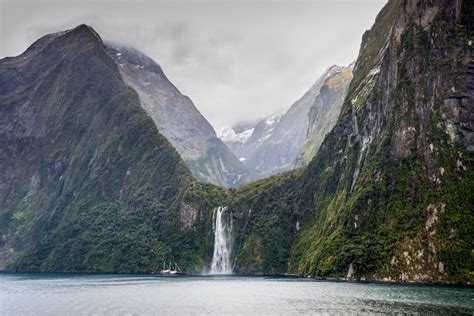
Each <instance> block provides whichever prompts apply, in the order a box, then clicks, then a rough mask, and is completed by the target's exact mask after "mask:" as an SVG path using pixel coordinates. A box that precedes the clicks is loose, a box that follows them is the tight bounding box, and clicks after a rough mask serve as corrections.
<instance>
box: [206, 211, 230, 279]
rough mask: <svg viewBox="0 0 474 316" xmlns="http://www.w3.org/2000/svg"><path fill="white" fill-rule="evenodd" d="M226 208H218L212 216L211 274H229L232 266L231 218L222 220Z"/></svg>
mask: <svg viewBox="0 0 474 316" xmlns="http://www.w3.org/2000/svg"><path fill="white" fill-rule="evenodd" d="M226 210H227V207H218V208H217V209H216V210H215V211H214V214H213V216H212V229H213V230H214V253H213V255H212V263H211V274H231V273H232V265H231V262H230V255H231V252H232V216H230V217H229V218H230V219H229V221H228V222H227V223H226V221H225V220H224V218H223V216H222V215H223V213H224V212H225V211H226Z"/></svg>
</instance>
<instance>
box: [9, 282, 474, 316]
mask: <svg viewBox="0 0 474 316" xmlns="http://www.w3.org/2000/svg"><path fill="white" fill-rule="evenodd" d="M91 314H93V315H151V314H170V315H183V314H186V315H188V314H259V315H261V314H330V315H340V314H344V315H354V314H377V315H379V314H418V315H462V314H466V315H473V314H474V289H473V288H465V287H448V286H434V285H430V286H428V285H400V284H375V283H348V282H329V281H316V280H312V279H300V278H284V277H239V276H175V277H163V276H154V275H64V274H58V275H40V274H0V315H91Z"/></svg>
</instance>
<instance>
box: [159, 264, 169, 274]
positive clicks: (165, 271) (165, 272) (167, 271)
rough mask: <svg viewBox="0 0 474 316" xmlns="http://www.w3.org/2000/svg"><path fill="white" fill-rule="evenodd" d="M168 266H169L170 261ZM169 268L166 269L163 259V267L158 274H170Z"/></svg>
mask: <svg viewBox="0 0 474 316" xmlns="http://www.w3.org/2000/svg"><path fill="white" fill-rule="evenodd" d="M170 268H171V263H170ZM170 273H171V270H170V269H166V262H164V261H163V269H162V270H161V271H160V274H170Z"/></svg>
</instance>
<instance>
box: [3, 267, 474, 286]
mask: <svg viewBox="0 0 474 316" xmlns="http://www.w3.org/2000/svg"><path fill="white" fill-rule="evenodd" d="M7 274H10V275H44V276H48V275H50V276H67V275H69V276H100V275H108V276H112V275H116V276H137V277H138V276H151V277H163V278H181V277H235V278H239V277H240V278H245V277H250V278H252V277H255V278H288V279H305V280H312V281H322V282H341V283H361V284H370V283H373V284H387V285H426V286H430V285H433V286H448V287H467V288H474V284H473V283H470V282H456V281H415V280H404V281H398V280H390V281H389V280H383V279H367V278H360V279H353V278H351V279H348V278H337V277H319V276H308V275H298V274H290V273H283V274H244V273H233V274H205V273H182V274H177V275H163V274H159V273H153V272H142V273H141V272H38V271H9V270H0V275H7Z"/></svg>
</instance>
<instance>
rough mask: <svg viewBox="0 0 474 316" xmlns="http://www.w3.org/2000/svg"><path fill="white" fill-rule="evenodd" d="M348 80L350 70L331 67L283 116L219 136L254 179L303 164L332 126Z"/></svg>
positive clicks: (238, 125)
mask: <svg viewBox="0 0 474 316" xmlns="http://www.w3.org/2000/svg"><path fill="white" fill-rule="evenodd" d="M351 76H352V67H351V66H349V67H340V66H332V67H330V68H329V69H328V70H326V71H325V72H324V73H323V75H322V76H321V77H320V78H318V80H316V82H315V83H314V84H313V85H312V86H311V88H310V89H309V90H308V91H307V92H306V93H305V94H304V95H303V96H302V97H301V98H300V99H299V100H297V101H296V102H295V103H294V104H293V105H292V106H291V107H290V108H289V109H288V111H287V112H286V113H284V114H283V115H271V116H269V117H266V118H263V119H261V120H258V121H256V122H251V123H243V124H237V125H235V126H233V127H231V128H225V129H223V130H221V131H220V132H219V133H218V135H219V137H220V138H221V140H222V141H224V142H225V143H226V144H227V146H228V147H229V148H230V149H231V150H232V151H233V152H234V154H235V155H236V156H237V157H238V158H239V159H240V161H242V162H244V163H245V164H246V166H247V167H248V168H249V170H250V173H252V175H253V179H258V178H263V177H265V176H269V175H272V174H275V173H278V172H281V171H285V170H290V169H292V168H294V167H295V166H297V165H302V164H305V163H307V162H308V161H309V160H308V159H307V158H308V157H313V156H314V154H315V153H316V151H317V148H319V144H320V142H321V141H322V139H323V138H324V136H325V135H326V133H328V132H329V130H330V129H331V128H332V126H333V125H334V123H335V120H336V119H337V116H338V114H339V110H340V107H341V104H342V101H343V99H344V96H345V91H346V89H347V86H348V85H349V82H350V78H351ZM329 92H330V94H329ZM318 115H319V116H318ZM320 118H321V119H320ZM315 149H316V150H315Z"/></svg>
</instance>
